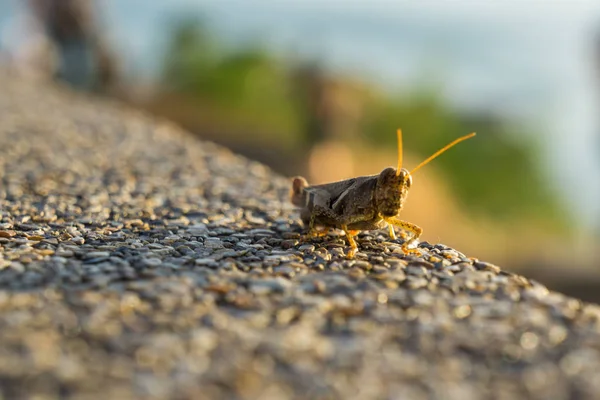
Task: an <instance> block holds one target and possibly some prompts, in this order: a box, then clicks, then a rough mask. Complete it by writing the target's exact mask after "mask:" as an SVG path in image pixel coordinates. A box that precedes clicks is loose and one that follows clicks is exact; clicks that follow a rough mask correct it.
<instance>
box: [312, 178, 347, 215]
mask: <svg viewBox="0 0 600 400" xmlns="http://www.w3.org/2000/svg"><path fill="white" fill-rule="evenodd" d="M355 181H356V178H352V179H346V180H343V181H338V182H331V183H324V184H321V185H313V186H309V187H307V188H306V189H305V191H306V193H307V196H306V206H307V207H309V206H312V205H319V206H322V207H327V208H331V205H332V204H333V203H334V202H335V201H336V200H337V199H338V198H339V197H340V196H342V195H343V194H344V193H345V192H346V191H347V190H348V188H349V187H351V186H352V184H353V183H354V182H355Z"/></svg>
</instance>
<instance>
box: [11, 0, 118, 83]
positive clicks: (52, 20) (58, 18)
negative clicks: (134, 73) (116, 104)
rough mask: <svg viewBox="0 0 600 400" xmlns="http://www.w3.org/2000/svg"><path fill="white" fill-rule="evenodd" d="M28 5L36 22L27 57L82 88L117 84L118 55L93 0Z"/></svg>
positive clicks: (29, 1)
mask: <svg viewBox="0 0 600 400" xmlns="http://www.w3.org/2000/svg"><path fill="white" fill-rule="evenodd" d="M27 6H28V9H29V12H30V14H31V17H32V23H33V24H34V25H35V26H34V27H31V32H32V33H33V34H32V35H30V36H31V37H30V40H28V41H26V46H27V48H26V50H25V54H26V56H25V57H24V60H25V61H27V62H29V63H32V62H33V63H34V67H35V66H36V65H37V66H38V67H40V68H41V70H42V71H48V73H49V74H50V76H51V77H52V78H54V79H57V80H60V81H63V82H65V83H68V84H69V85H71V86H73V87H75V88H77V89H80V90H86V91H94V92H106V91H109V90H110V89H111V88H113V86H114V85H115V84H116V81H117V65H116V64H117V63H116V57H115V56H114V55H113V54H111V53H110V51H109V49H108V47H107V45H106V43H105V41H104V40H103V38H102V35H101V32H100V31H99V29H98V27H97V26H96V14H95V10H94V7H93V4H92V1H91V0H27ZM40 36H43V39H42V38H40ZM49 46H51V47H52V49H53V52H52V51H50V50H49V49H48V47H49ZM22 60H23V57H22Z"/></svg>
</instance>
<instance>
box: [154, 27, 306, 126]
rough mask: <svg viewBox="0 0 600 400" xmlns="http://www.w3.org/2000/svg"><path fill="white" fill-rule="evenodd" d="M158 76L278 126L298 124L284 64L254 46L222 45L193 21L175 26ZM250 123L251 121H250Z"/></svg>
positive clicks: (238, 112)
mask: <svg viewBox="0 0 600 400" xmlns="http://www.w3.org/2000/svg"><path fill="white" fill-rule="evenodd" d="M165 60H166V63H165V66H164V69H163V81H164V82H165V83H166V84H167V85H168V86H170V87H171V88H173V89H175V90H177V91H180V92H182V93H187V94H192V95H195V96H197V97H198V98H200V99H202V100H204V101H205V102H207V103H210V104H213V105H215V106H217V107H220V108H221V109H226V110H228V113H229V114H230V115H231V118H232V119H235V118H238V119H241V120H245V121H247V120H251V121H252V120H254V121H258V122H259V123H258V124H259V125H263V126H266V127H268V128H270V129H271V130H278V131H280V132H290V131H292V132H293V131H294V128H295V127H296V126H297V125H298V124H297V120H296V112H295V109H294V105H293V103H292V101H291V99H290V96H289V91H290V90H291V89H290V81H289V79H288V76H287V68H286V66H285V65H283V63H282V62H280V61H279V60H277V59H275V58H274V57H272V56H271V54H269V53H268V52H267V51H265V50H264V49H261V48H259V47H256V48H245V49H243V50H237V51H228V49H226V48H225V46H224V45H223V44H222V43H219V42H218V41H216V40H215V39H213V38H212V37H211V36H210V35H209V34H208V33H207V30H206V29H205V28H203V25H202V24H201V23H200V22H199V21H188V22H184V23H182V24H180V25H177V26H176V29H175V31H174V33H173V40H172V41H171V45H170V46H169V50H168V53H167V55H166V57H165ZM255 125H256V124H255Z"/></svg>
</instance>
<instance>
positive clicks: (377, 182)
mask: <svg viewBox="0 0 600 400" xmlns="http://www.w3.org/2000/svg"><path fill="white" fill-rule="evenodd" d="M397 134H398V167H397V168H393V167H387V168H385V169H384V170H383V171H381V173H379V174H376V175H367V176H359V177H356V178H350V179H345V180H341V181H337V182H331V183H325V184H321V185H310V186H309V184H308V182H307V180H306V179H305V178H304V177H302V176H296V177H294V178H293V181H292V189H291V193H290V200H291V203H292V204H293V205H295V206H297V207H299V208H300V219H301V220H302V223H303V225H304V226H305V227H308V234H307V237H308V238H312V237H319V236H325V235H327V233H328V232H329V231H330V229H341V230H343V231H344V233H345V235H346V238H347V239H348V243H349V244H350V250H349V251H348V254H347V257H348V258H353V257H354V255H355V253H356V251H357V249H358V246H357V244H356V241H355V240H354V236H356V235H357V234H358V233H359V232H360V231H366V230H378V229H383V228H386V227H387V228H388V231H389V235H390V237H391V238H392V240H396V233H395V231H394V227H395V226H397V227H399V228H401V229H403V230H404V231H405V232H407V233H410V234H411V236H410V238H409V239H407V240H405V241H404V243H403V245H402V250H403V251H404V252H405V253H412V252H416V253H418V252H419V251H418V250H417V249H410V248H409V247H408V246H409V245H411V244H412V243H415V242H416V241H417V240H418V238H419V237H420V236H421V234H422V233H423V229H422V228H421V227H419V226H417V225H415V224H413V223H410V222H407V221H403V220H401V219H400V218H399V217H398V214H399V213H400V211H401V210H402V207H403V206H404V202H405V201H406V198H407V196H408V190H409V189H410V187H411V186H412V174H414V173H415V172H416V171H417V170H419V169H420V168H421V167H423V166H424V165H425V164H427V163H429V162H430V161H431V160H433V159H434V158H436V157H437V156H439V155H440V154H442V153H443V152H445V151H446V150H448V149H449V148H451V147H452V146H454V145H456V144H458V143H459V142H462V141H463V140H466V139H469V138H471V137H473V136H475V132H473V133H470V134H468V135H465V136H462V137H460V138H458V139H456V140H454V141H453V142H451V143H449V144H448V145H446V146H444V147H443V148H442V149H440V150H438V151H437V152H436V153H434V154H433V155H431V156H430V157H428V158H427V159H426V160H425V161H423V162H422V163H420V164H419V165H417V166H416V167H415V168H414V169H413V170H412V171H410V172H409V171H408V170H407V169H405V168H403V167H402V130H400V129H398V131H397ZM317 228H323V229H320V230H319V229H317Z"/></svg>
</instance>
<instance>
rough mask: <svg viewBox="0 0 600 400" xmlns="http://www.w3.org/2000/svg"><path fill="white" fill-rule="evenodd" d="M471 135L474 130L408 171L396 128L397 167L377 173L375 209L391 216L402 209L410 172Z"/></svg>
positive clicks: (409, 182)
mask: <svg viewBox="0 0 600 400" xmlns="http://www.w3.org/2000/svg"><path fill="white" fill-rule="evenodd" d="M473 136H475V132H473V133H470V134H468V135H466V136H463V137H460V138H458V139H456V140H454V141H453V142H451V143H450V144H448V145H446V146H444V147H443V148H442V149H440V150H438V151H437V152H436V153H434V154H433V155H432V156H430V157H428V158H427V159H426V160H425V161H423V162H422V163H421V164H419V165H417V166H416V167H415V168H413V170H412V171H410V172H409V171H408V170H407V169H406V168H402V131H401V130H400V129H398V168H391V167H389V168H386V169H384V170H383V171H381V174H379V177H378V178H377V187H376V189H375V201H376V202H377V210H378V211H379V213H380V214H381V215H382V216H383V217H393V216H395V215H397V214H398V213H399V212H400V210H401V209H402V206H403V205H404V201H405V200H406V197H407V196H408V190H409V189H410V187H411V186H412V174H414V173H415V172H416V171H417V170H418V169H419V168H421V167H422V166H424V165H425V164H427V163H429V162H430V161H431V160H433V159H434V158H436V157H437V156H439V155H440V154H442V153H443V152H445V151H446V150H448V149H449V148H450V147H452V146H454V145H455V144H457V143H459V142H462V141H463V140H466V139H469V138H471V137H473Z"/></svg>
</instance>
